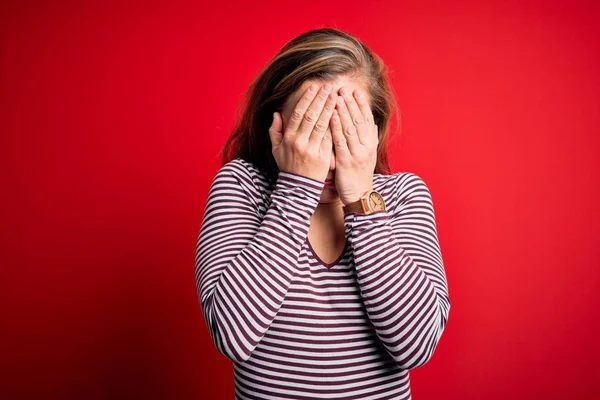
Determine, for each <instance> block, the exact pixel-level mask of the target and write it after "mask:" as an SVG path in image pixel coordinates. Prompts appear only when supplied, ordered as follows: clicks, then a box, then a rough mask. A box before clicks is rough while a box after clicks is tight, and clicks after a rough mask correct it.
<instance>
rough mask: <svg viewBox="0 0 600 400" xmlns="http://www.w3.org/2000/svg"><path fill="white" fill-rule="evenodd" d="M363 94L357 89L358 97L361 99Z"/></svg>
mask: <svg viewBox="0 0 600 400" xmlns="http://www.w3.org/2000/svg"><path fill="white" fill-rule="evenodd" d="M362 95H363V94H362V92H361V91H360V90H358V89H357V90H356V97H357V98H359V99H360V98H361V97H362Z"/></svg>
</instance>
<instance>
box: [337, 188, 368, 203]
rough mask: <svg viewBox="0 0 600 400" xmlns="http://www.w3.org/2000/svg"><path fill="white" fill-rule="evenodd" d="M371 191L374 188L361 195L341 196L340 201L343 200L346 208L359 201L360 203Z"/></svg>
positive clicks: (364, 191)
mask: <svg viewBox="0 0 600 400" xmlns="http://www.w3.org/2000/svg"><path fill="white" fill-rule="evenodd" d="M369 190H372V188H368V189H365V190H363V191H362V192H360V193H354V194H351V195H345V196H340V199H341V200H342V203H343V204H344V205H345V206H347V205H348V204H351V203H356V202H357V201H359V200H360V198H361V197H362V196H363V195H364V194H365V193H366V192H367V191H369Z"/></svg>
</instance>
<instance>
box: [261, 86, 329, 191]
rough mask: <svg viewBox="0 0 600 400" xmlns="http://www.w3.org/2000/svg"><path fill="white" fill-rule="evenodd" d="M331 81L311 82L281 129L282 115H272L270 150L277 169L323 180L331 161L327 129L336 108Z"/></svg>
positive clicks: (276, 113)
mask: <svg viewBox="0 0 600 400" xmlns="http://www.w3.org/2000/svg"><path fill="white" fill-rule="evenodd" d="M331 91H332V86H331V84H329V83H328V84H325V85H324V86H322V87H321V88H320V90H319V86H318V85H316V84H314V83H313V84H311V85H310V86H309V87H308V89H307V90H306V92H305V93H304V95H303V96H302V97H301V98H300V100H298V104H297V105H296V107H295V109H294V111H293V112H292V114H291V117H290V120H289V122H288V123H287V126H286V127H285V133H284V132H282V129H283V119H282V118H281V114H280V113H278V112H275V113H274V114H273V123H272V124H271V127H270V128H269V137H270V138H271V145H272V153H273V157H274V158H275V161H276V162H277V166H278V167H279V170H280V171H287V172H292V173H296V174H298V175H302V176H306V177H308V178H312V179H316V180H319V181H321V182H324V181H325V178H326V177H327V174H328V173H329V166H330V163H331V148H332V143H331V140H332V139H331V134H330V133H329V132H327V127H328V126H329V123H330V120H331V116H332V114H333V111H334V110H335V105H336V100H337V97H338V96H337V94H336V93H332V92H331Z"/></svg>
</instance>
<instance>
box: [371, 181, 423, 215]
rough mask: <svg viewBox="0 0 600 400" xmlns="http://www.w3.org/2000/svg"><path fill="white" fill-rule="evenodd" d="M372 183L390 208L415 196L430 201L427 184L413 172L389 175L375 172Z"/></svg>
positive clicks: (400, 204) (393, 208) (392, 208)
mask: <svg viewBox="0 0 600 400" xmlns="http://www.w3.org/2000/svg"><path fill="white" fill-rule="evenodd" d="M373 185H374V189H375V190H377V191H379V192H380V193H381V195H382V196H383V198H384V200H385V201H386V205H387V206H388V209H390V210H395V209H397V208H398V207H399V206H402V205H403V204H406V203H407V202H409V201H412V200H414V199H416V198H420V199H421V200H423V201H425V202H429V203H430V202H431V194H430V192H429V188H428V186H427V184H426V183H425V181H424V180H423V179H422V178H421V177H420V176H419V175H417V174H415V173H413V172H397V173H394V174H391V175H381V174H375V176H374V179H373Z"/></svg>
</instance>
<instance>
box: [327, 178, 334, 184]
mask: <svg viewBox="0 0 600 400" xmlns="http://www.w3.org/2000/svg"><path fill="white" fill-rule="evenodd" d="M334 183H335V179H325V184H326V185H333V184H334Z"/></svg>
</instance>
